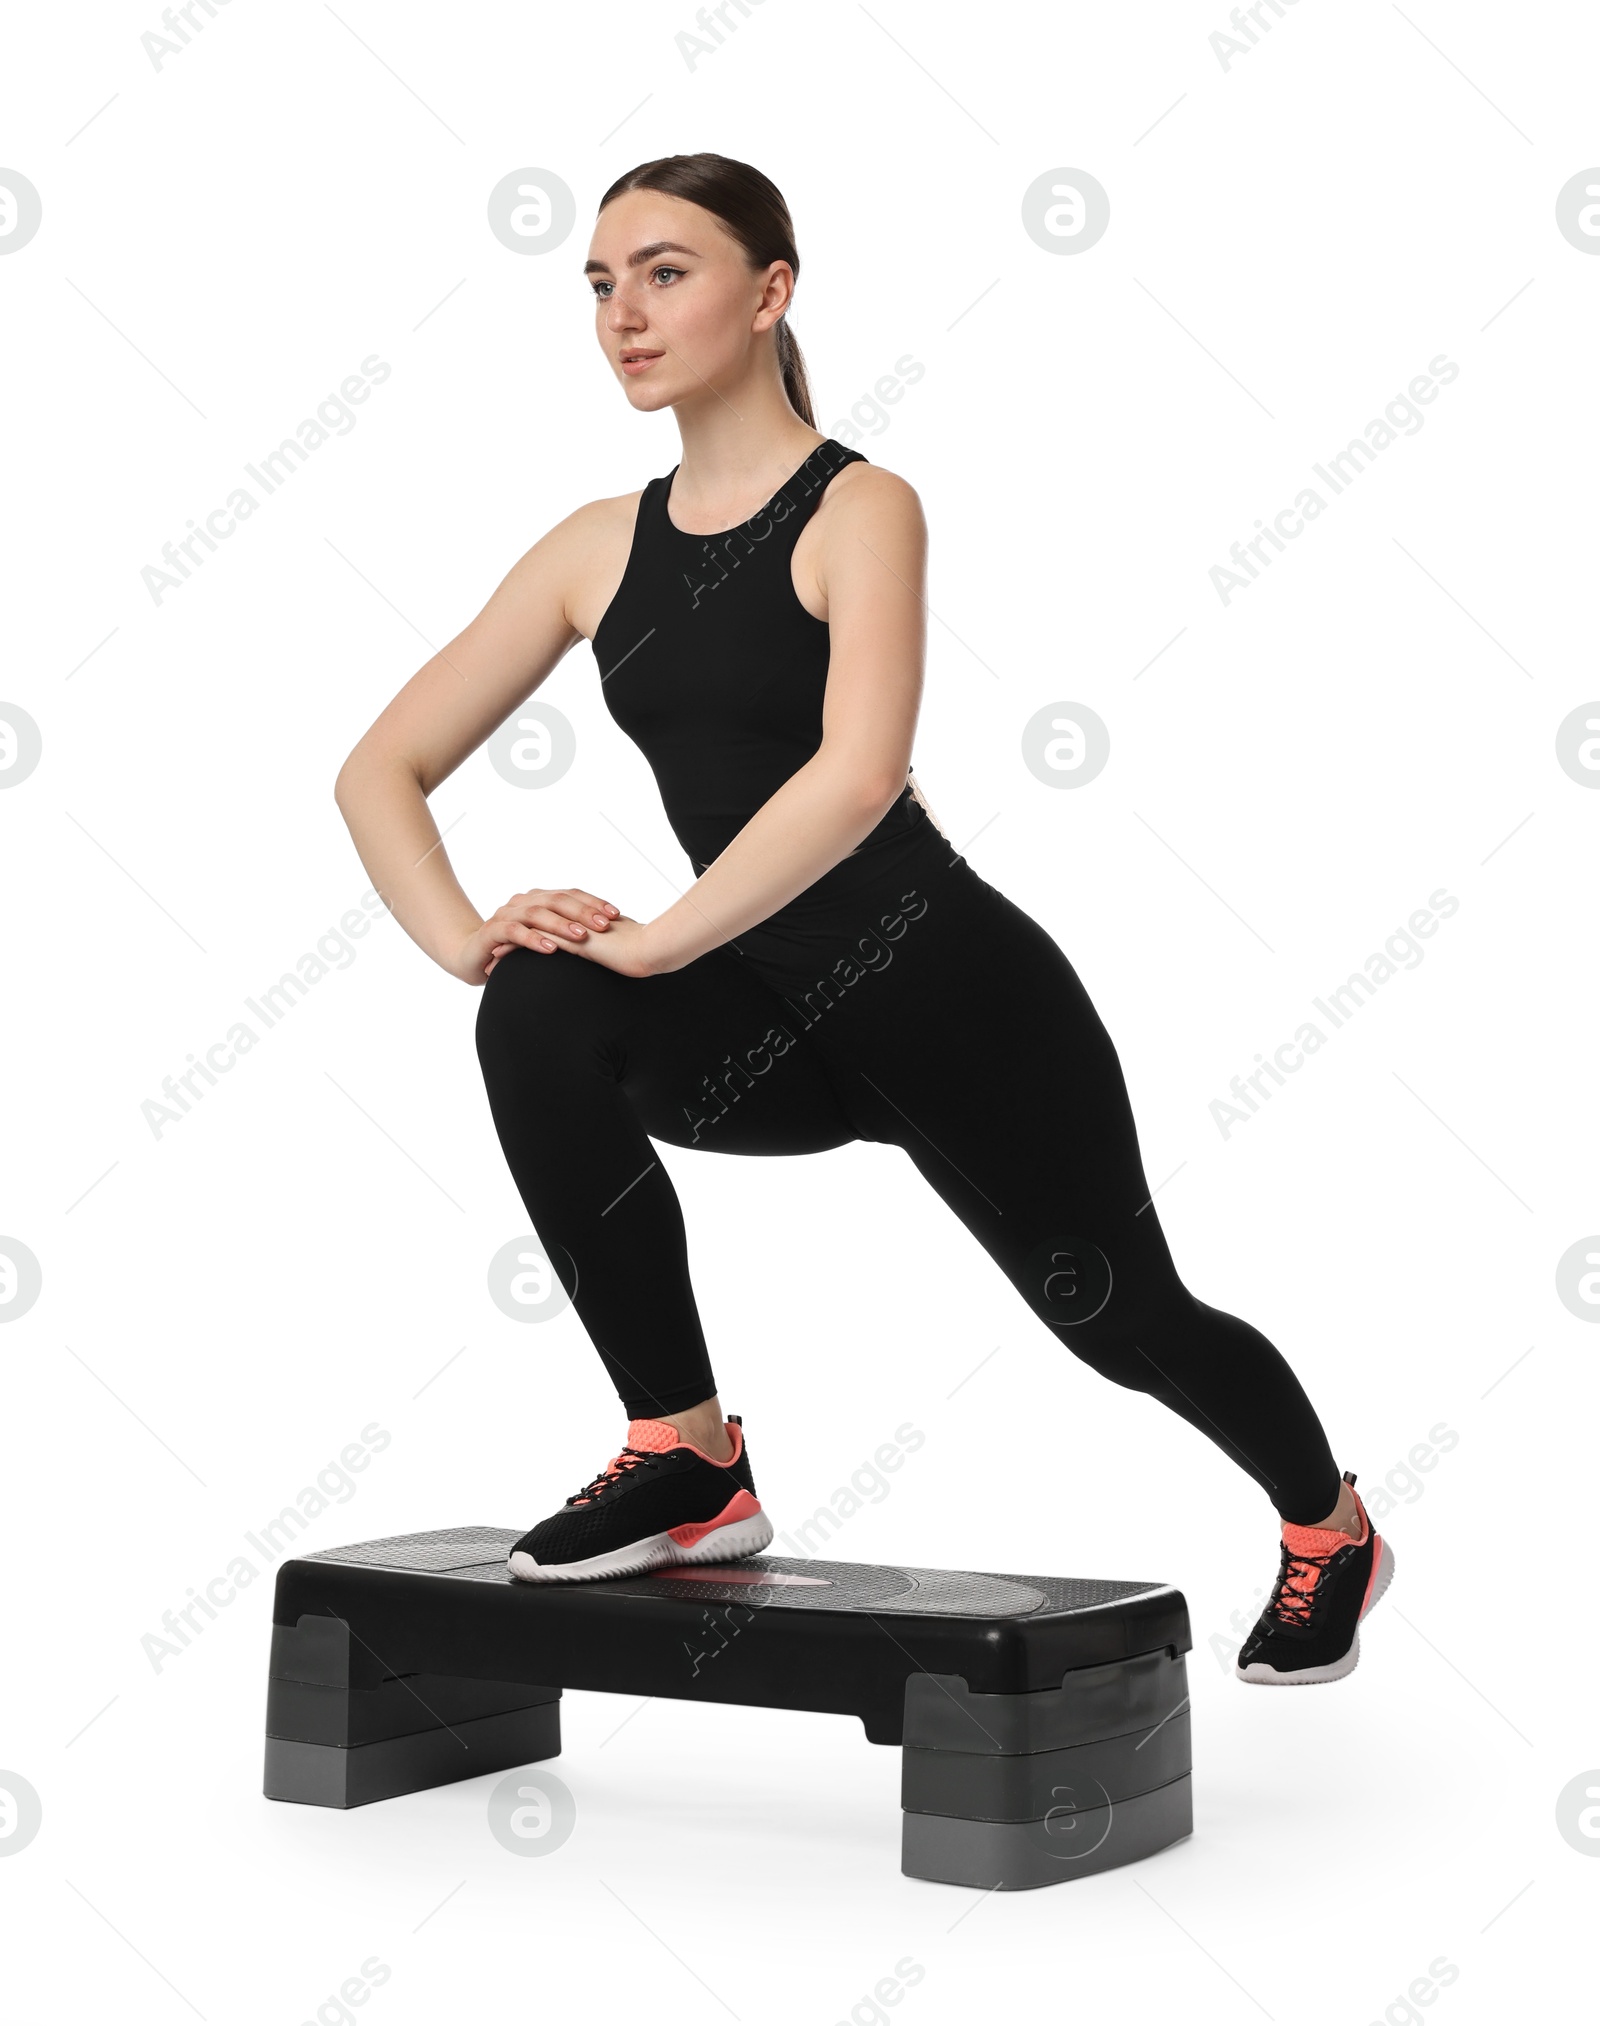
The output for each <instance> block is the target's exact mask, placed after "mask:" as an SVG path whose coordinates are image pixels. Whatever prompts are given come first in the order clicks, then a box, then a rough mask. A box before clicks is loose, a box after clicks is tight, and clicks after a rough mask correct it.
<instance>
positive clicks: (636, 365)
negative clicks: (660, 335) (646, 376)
mask: <svg viewBox="0 0 1600 2026" xmlns="http://www.w3.org/2000/svg"><path fill="white" fill-rule="evenodd" d="M661 356H662V355H661V353H660V352H640V353H637V354H636V355H634V356H633V357H632V358H629V357H628V356H627V355H626V354H625V355H624V356H623V359H622V370H623V372H625V373H642V372H643V371H644V369H645V367H646V366H653V365H654V364H655V362H656V361H657V359H659V358H660V357H661Z"/></svg>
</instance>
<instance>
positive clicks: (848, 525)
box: [817, 446, 922, 534]
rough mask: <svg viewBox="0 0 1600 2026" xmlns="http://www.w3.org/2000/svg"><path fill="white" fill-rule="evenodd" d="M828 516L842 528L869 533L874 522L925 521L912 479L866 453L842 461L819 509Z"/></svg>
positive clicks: (827, 517) (848, 530)
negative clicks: (870, 458) (845, 462)
mask: <svg viewBox="0 0 1600 2026" xmlns="http://www.w3.org/2000/svg"><path fill="white" fill-rule="evenodd" d="M847 447H848V446H847ZM824 517H826V521H827V522H828V523H829V524H831V526H832V527H834V528H837V529H838V530H839V531H840V532H859V533H862V534H865V533H866V531H867V529H868V528H869V527H872V526H879V527H881V526H884V525H901V524H910V525H913V526H916V525H920V523H921V521H922V500H921V496H920V495H919V494H918V492H917V489H916V487H915V486H914V485H913V484H912V483H911V481H910V480H909V479H906V478H902V477H901V476H900V474H899V473H898V472H895V471H891V470H890V469H889V468H888V466H887V465H883V464H875V463H872V462H870V461H869V460H868V459H867V457H866V456H865V454H863V455H862V456H860V457H857V458H852V459H851V461H850V463H848V464H845V465H841V466H840V468H839V470H838V471H837V472H835V473H834V475H833V477H832V479H830V480H829V482H828V489H827V491H826V492H825V493H824V494H823V495H822V503H821V505H820V506H819V507H818V509H817V518H818V519H819V520H823V519H824Z"/></svg>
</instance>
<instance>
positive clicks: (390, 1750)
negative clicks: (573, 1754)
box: [262, 1699, 561, 1808]
mask: <svg viewBox="0 0 1600 2026" xmlns="http://www.w3.org/2000/svg"><path fill="white" fill-rule="evenodd" d="M560 1750H561V1704H560V1702H559V1701H557V1700H555V1699H552V1700H550V1701H549V1702H541V1703H535V1704H534V1705H533V1706H532V1707H531V1708H527V1709H514V1710H505V1711H502V1712H501V1713H500V1714H499V1715H497V1716H481V1717H471V1718H468V1719H466V1720H465V1721H463V1722H461V1723H457V1724H452V1725H451V1726H450V1727H449V1729H447V1730H445V1729H434V1730H426V1731H413V1732H411V1733H410V1734H409V1735H407V1736H404V1737H391V1738H382V1739H379V1740H377V1741H376V1742H374V1743H372V1744H364V1745H321V1744H308V1743H306V1742H305V1741H304V1740H303V1739H299V1738H274V1737H269V1738H268V1739H267V1756H266V1776H265V1779H264V1780H263V1782H262V1791H263V1792H264V1793H265V1795H266V1797H267V1799H268V1800H269V1801H303V1802H306V1803H307V1804H308V1805H310V1806H312V1807H316V1808H360V1807H363V1806H364V1805H365V1804H366V1803H367V1802H369V1801H387V1800H389V1799H391V1798H392V1797H393V1796H394V1795H396V1794H415V1793H418V1792H420V1791H421V1790H422V1789H423V1788H424V1787H443V1786H445V1785H447V1784H448V1783H449V1782H450V1781H452V1780H471V1779H474V1778H476V1777H477V1775H478V1774H480V1773H503V1772H505V1771H507V1770H508V1768H510V1767H512V1766H522V1765H527V1764H528V1763H529V1762H530V1761H532V1760H534V1759H553V1758H554V1757H555V1756H556V1755H557V1753H558V1752H559V1751H560Z"/></svg>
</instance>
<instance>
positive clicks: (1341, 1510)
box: [1314, 1479, 1362, 1540]
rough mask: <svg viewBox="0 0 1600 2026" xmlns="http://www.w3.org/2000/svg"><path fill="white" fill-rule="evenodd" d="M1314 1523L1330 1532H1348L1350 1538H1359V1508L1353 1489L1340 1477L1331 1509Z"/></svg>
mask: <svg viewBox="0 0 1600 2026" xmlns="http://www.w3.org/2000/svg"><path fill="white" fill-rule="evenodd" d="M1314 1524H1315V1525H1316V1526H1319V1527H1322V1528H1323V1529H1325V1530H1326V1531H1328V1532H1331V1533H1341V1534H1348V1535H1349V1536H1350V1538H1351V1539H1352V1540H1359V1539H1360V1538H1361V1524H1362V1523H1361V1508H1360V1506H1358V1505H1357V1504H1356V1495H1355V1492H1354V1490H1353V1489H1352V1488H1351V1487H1350V1486H1349V1485H1348V1484H1346V1483H1345V1482H1344V1481H1343V1480H1342V1479H1341V1480H1340V1484H1339V1496H1338V1498H1337V1500H1336V1501H1335V1502H1334V1508H1333V1511H1332V1512H1331V1513H1329V1514H1328V1516H1327V1518H1326V1519H1320V1520H1317V1521H1315V1522H1314Z"/></svg>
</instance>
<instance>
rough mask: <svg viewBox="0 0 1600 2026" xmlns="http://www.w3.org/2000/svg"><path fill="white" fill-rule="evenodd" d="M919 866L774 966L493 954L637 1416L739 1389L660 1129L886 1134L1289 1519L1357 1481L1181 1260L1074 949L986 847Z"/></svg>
mask: <svg viewBox="0 0 1600 2026" xmlns="http://www.w3.org/2000/svg"><path fill="white" fill-rule="evenodd" d="M903 887H904V882H903V880H902V881H897V882H896V887H895V894H896V899H897V900H898V899H900V898H901V896H902V892H903ZM920 887H921V890H920V891H919V890H917V889H915V888H913V889H912V891H911V893H910V894H909V895H906V896H905V899H906V901H907V905H906V906H905V907H904V908H902V909H899V910H894V909H891V910H890V912H888V913H884V912H883V911H882V910H879V911H878V912H876V913H875V914H874V916H873V920H874V924H875V926H874V929H873V932H872V933H871V934H870V935H868V936H858V937H853V936H850V935H847V934H844V933H842V932H840V933H838V934H836V935H835V936H834V937H833V938H832V939H831V940H830V938H829V937H828V936H824V935H820V934H819V935H818V937H817V938H816V943H815V949H814V950H812V951H806V950H803V949H802V950H801V951H800V952H799V953H798V954H796V955H793V956H792V957H789V958H786V959H785V960H784V962H783V963H776V962H767V963H765V964H764V965H763V966H762V967H761V968H760V969H759V970H758V968H757V967H756V964H755V962H754V960H753V959H752V958H751V957H750V955H749V954H748V946H753V945H755V944H756V943H758V942H759V937H758V936H757V935H756V934H755V932H752V936H751V938H750V939H748V946H747V939H745V938H740V939H737V940H738V942H739V944H740V946H741V948H744V949H745V954H736V952H735V949H734V947H732V946H730V945H723V946H721V947H719V948H717V949H714V950H711V951H708V952H707V953H706V954H705V955H704V956H702V957H699V958H697V959H696V960H695V961H694V962H692V963H690V964H687V965H685V966H684V967H683V968H682V969H681V970H678V971H672V972H667V973H663V974H661V975H659V976H657V977H653V978H625V977H622V976H620V975H618V974H617V973H616V972H613V971H609V970H607V969H606V968H605V967H604V966H603V965H601V964H598V963H595V962H592V961H589V960H587V959H585V958H583V957H581V956H577V955H572V954H568V953H566V952H564V951H560V950H556V951H551V952H549V953H544V952H539V951H535V950H529V949H520V948H519V949H516V950H513V951H511V952H510V953H509V954H508V955H507V956H505V957H504V958H503V959H502V960H501V961H500V963H499V964H497V965H496V967H495V969H494V970H493V972H492V973H491V974H490V976H489V979H488V981H487V983H486V984H485V986H484V989H483V995H482V999H481V1002H480V1005H479V1009H478V1020H477V1047H478V1057H479V1061H480V1063H481V1065H482V1069H483V1075H484V1080H485V1085H486V1088H487V1091H488V1096H489V1103H490V1109H491V1112H492V1114H493V1117H494V1123H495V1128H496V1131H497V1132H498V1134H499V1138H500V1144H501V1146H502V1148H503V1149H504V1152H505V1157H506V1160H507V1162H508V1164H509V1166H510V1169H511V1174H512V1177H513V1179H514V1181H515V1183H516V1186H517V1189H518V1191H519V1193H520V1194H521V1197H522V1200H523V1203H524V1205H525V1206H526V1208H527V1212H528V1215H529V1217H530V1218H531V1219H532V1220H533V1227H534V1230H535V1232H536V1233H537V1234H538V1237H539V1241H540V1243H541V1245H542V1246H543V1248H544V1250H545V1251H546V1253H547V1254H548V1255H549V1259H550V1263H551V1266H552V1268H553V1269H554V1271H555V1272H556V1274H557V1275H558V1277H559V1278H560V1280H561V1282H562V1285H563V1286H564V1288H565V1289H566V1291H567V1293H568V1294H569V1295H570V1296H571V1298H572V1302H573V1306H574V1308H575V1309H576V1311H577V1313H578V1316H579V1319H580V1320H581V1321H582V1323H583V1325H584V1327H585V1329H586V1330H587V1331H588V1333H589V1336H590V1338H591V1340H592V1341H593V1343H594V1344H595V1346H596V1348H597V1349H598V1351H599V1353H600V1356H601V1358H602V1359H603V1360H604V1362H605V1365H606V1369H607V1371H608V1372H609V1373H610V1376H611V1379H612V1381H613V1383H614V1385H615V1386H616V1389H617V1392H618V1394H619V1396H620V1398H621V1400H622V1404H623V1406H624V1408H625V1409H626V1411H627V1413H628V1414H629V1415H630V1417H631V1416H639V1415H654V1414H671V1413H676V1412H678V1411H680V1410H682V1409H683V1408H686V1407H691V1406H694V1405H695V1404H696V1403H697V1402H699V1401H701V1400H705V1399H708V1398H709V1397H710V1396H711V1395H712V1394H714V1393H715V1392H716V1390H717V1387H716V1381H715V1379H714V1378H713V1375H712V1370H711V1361H710V1357H709V1354H708V1352H707V1348H706V1341H705V1336H704V1333H703V1331H702V1328H701V1324H700V1317H699V1313H698V1310H697V1308H696V1304H695V1297H694V1291H693V1288H692V1286H691V1284H690V1278H689V1266H688V1256H687V1247H686V1243H685V1232H684V1224H683V1216H682V1211H681V1209H680V1206H679V1202H678V1196H677V1192H676V1190H675V1189H674V1188H673V1185H672V1182H671V1180H670V1178H669V1176H668V1174H667V1171H666V1169H665V1168H664V1167H663V1166H662V1165H661V1162H660V1161H659V1159H658V1158H657V1156H656V1153H655V1150H654V1148H653V1147H652V1146H651V1140H652V1139H655V1140H660V1141H664V1142H665V1143H666V1144H668V1145H669V1146H677V1147H697V1148H702V1149H705V1150H708V1151H710V1152H713V1153H724V1154H752V1155H775V1154H809V1153H817V1152H821V1151H823V1150H824V1149H827V1148H830V1147H839V1146H843V1145H846V1144H847V1143H848V1142H850V1141H852V1140H856V1139H862V1140H869V1141H876V1142H881V1143H886V1144H889V1145H893V1146H898V1147H900V1148H901V1149H902V1150H903V1151H904V1152H905V1153H906V1154H907V1155H908V1156H909V1157H910V1159H911V1161H912V1163H913V1164H914V1165H915V1167H916V1168H917V1169H918V1170H919V1172H920V1173H921V1174H922V1176H923V1177H924V1178H925V1180H927V1181H928V1182H929V1183H930V1184H931V1185H932V1186H933V1188H935V1189H936V1190H937V1191H938V1193H939V1194H940V1196H941V1197H943V1199H944V1201H945V1202H946V1203H947V1204H948V1205H949V1207H950V1208H951V1209H952V1210H953V1211H954V1212H955V1214H956V1215H957V1216H958V1217H959V1218H960V1219H961V1221H962V1223H963V1224H965V1225H966V1227H967V1229H968V1230H969V1231H970V1232H971V1233H972V1235H973V1237H974V1238H976V1239H977V1241H978V1243H979V1244H980V1245H982V1246H983V1247H984V1249H985V1250H986V1251H987V1252H988V1253H989V1255H990V1256H991V1258H993V1260H994V1261H995V1263H996V1264H997V1265H998V1266H999V1268H1000V1270H1001V1271H1002V1272H1003V1273H1004V1274H1006V1275H1007V1277H1008V1278H1009V1279H1010V1280H1011V1281H1012V1283H1013V1285H1014V1286H1015V1287H1016V1289H1017V1290H1018V1292H1019V1293H1020V1294H1021V1295H1022V1297H1023V1299H1024V1300H1025V1301H1026V1302H1027V1303H1028V1305H1029V1306H1030V1308H1032V1309H1033V1311H1034V1313H1035V1314H1036V1315H1038V1316H1039V1318H1040V1319H1041V1320H1042V1321H1043V1322H1044V1323H1045V1324H1046V1325H1047V1326H1048V1327H1049V1328H1050V1329H1052V1330H1053V1331H1054V1332H1055V1333H1056V1335H1057V1336H1058V1337H1059V1338H1060V1339H1061V1341H1062V1342H1063V1343H1065V1344H1066V1345H1067V1346H1068V1348H1069V1349H1070V1350H1072V1351H1073V1352H1074V1353H1075V1354H1076V1355H1077V1356H1078V1357H1079V1358H1081V1359H1083V1360H1084V1362H1085V1363H1086V1364H1089V1365H1092V1366H1093V1367H1094V1369H1095V1370H1096V1371H1097V1372H1100V1373H1101V1374H1102V1375H1103V1376H1104V1377H1106V1378H1108V1379H1111V1380H1114V1381H1115V1382H1116V1383H1117V1384H1118V1385H1121V1386H1128V1387H1132V1388H1134V1389H1136V1390H1137V1391H1139V1392H1143V1393H1149V1394H1151V1395H1152V1396H1153V1397H1154V1398H1155V1399H1157V1400H1160V1401H1162V1402H1163V1403H1164V1404H1165V1405H1166V1406H1168V1407H1170V1408H1171V1409H1172V1411H1173V1412H1174V1413H1176V1414H1179V1415H1181V1416H1182V1417H1183V1418H1184V1419H1185V1420H1186V1421H1188V1422H1190V1423H1192V1425H1193V1426H1194V1427H1196V1428H1197V1429H1199V1430H1200V1431H1201V1433H1202V1434H1204V1435H1207V1436H1209V1437H1210V1438H1211V1440H1212V1441H1214V1442H1216V1443H1217V1444H1218V1445H1219V1446H1220V1447H1221V1448H1222V1449H1223V1450H1224V1451H1225V1452H1226V1453H1227V1454H1228V1455H1229V1456H1230V1457H1232V1458H1233V1460H1234V1461H1235V1462H1236V1463H1237V1464H1238V1465H1239V1466H1240V1467H1241V1468H1242V1469H1244V1470H1245V1471H1247V1472H1248V1473H1249V1475H1250V1476H1251V1477H1253V1478H1254V1479H1255V1480H1256V1482H1257V1483H1258V1484H1259V1485H1261V1487H1262V1488H1263V1489H1264V1490H1265V1491H1266V1493H1267V1495H1268V1496H1269V1498H1270V1499H1271V1500H1272V1502H1273V1504H1274V1505H1275V1506H1276V1508H1277V1510H1278V1512H1279V1514H1280V1515H1281V1516H1282V1517H1283V1518H1285V1519H1289V1520H1293V1521H1296V1522H1298V1523H1301V1524H1312V1523H1314V1522H1315V1521H1317V1520H1319V1519H1321V1518H1322V1517H1323V1516H1324V1515H1325V1514H1327V1513H1328V1512H1329V1511H1331V1509H1332V1507H1333V1505H1334V1502H1335V1500H1336V1498H1337V1496H1338V1490H1339V1471H1338V1467H1337V1465H1336V1464H1335V1462H1334V1459H1333V1456H1332V1453H1331V1452H1330V1450H1329V1447H1328V1443H1327V1440H1326V1438H1325V1436H1324V1434H1323V1430H1322V1426H1321V1424H1320V1422H1319V1421H1318V1419H1317V1416H1316V1413H1315V1411H1314V1409H1313V1408H1312V1406H1311V1403H1310V1401H1309V1400H1308V1399H1307V1398H1306V1395H1305V1393H1304V1392H1303V1390H1302V1389H1301V1386H1300V1383H1299V1381H1298V1380H1297V1379H1296V1377H1295V1375H1294V1373H1293V1372H1292V1371H1291V1369H1290V1368H1289V1366H1288V1364H1287V1363H1286V1362H1285V1360H1284V1359H1283V1357H1282V1356H1281V1355H1280V1353H1279V1352H1278V1351H1277V1350H1276V1349H1275V1348H1274V1347H1273V1345H1272V1344H1271V1343H1269V1342H1268V1340H1267V1339H1266V1338H1265V1337H1264V1336H1263V1335H1262V1334H1261V1332H1260V1331H1259V1330H1257V1329H1255V1328H1253V1327H1252V1326H1251V1325H1250V1324H1249V1323H1247V1322H1242V1321H1241V1320H1240V1319H1239V1318H1238V1317H1237V1316H1232V1315H1228V1314H1225V1313H1224V1312H1223V1311H1222V1310H1221V1309H1216V1308H1211V1307H1208V1306H1207V1304H1206V1303H1205V1302H1203V1301H1200V1300H1197V1299H1196V1297H1195V1296H1194V1295H1192V1294H1190V1292H1189V1291H1188V1289H1187V1288H1186V1287H1185V1286H1184V1284H1183V1282H1182V1281H1181V1280H1180V1279H1179V1277H1178V1272H1177V1269H1176V1267H1175V1266H1174V1265H1173V1261H1172V1256H1171V1254H1170V1253H1169V1251H1168V1249H1167V1243H1166V1239H1165V1237H1164V1235H1163V1233H1162V1230H1161V1225H1160V1221H1159V1219H1158V1218H1157V1215H1156V1211H1155V1206H1154V1204H1153V1203H1152V1202H1151V1200H1150V1188H1149V1185H1148V1183H1147V1182H1146V1180H1145V1174H1144V1168H1143V1165H1142V1163H1141V1160H1140V1155H1139V1146H1138V1139H1137V1135H1136V1133H1135V1129H1134V1121H1133V1114H1132V1111H1131V1109H1130V1106H1129V1102H1128V1094H1127V1089H1126V1086H1125V1084H1124V1081H1123V1076H1122V1069H1121V1065H1120V1063H1119V1062H1118V1059H1117V1054H1116V1050H1115V1048H1114V1047H1113V1045H1112V1042H1111V1038H1110V1036H1109V1035H1108V1033H1107V1032H1106V1029H1105V1027H1104V1025H1103V1024H1102V1022H1101V1020H1100V1017H1099V1015H1098V1014H1097V1013H1096V1011H1095V1009H1094V1006H1093V1004H1092V1003H1091V1001H1090V999H1089V996H1088V994H1087V992H1086V991H1085V990H1084V987H1083V985H1082V983H1081V982H1080V981H1079V978H1078V975H1077V973H1076V971H1075V970H1074V969H1073V967H1072V965H1071V964H1070V963H1069V961H1068V960H1067V958H1066V956H1065V955H1064V954H1063V953H1062V951H1061V949H1060V948H1059V947H1058V946H1057V944H1056V943H1055V942H1054V941H1053V939H1052V938H1051V937H1050V936H1049V935H1048V934H1047V933H1046V932H1045V930H1044V929H1043V928H1041V927H1040V925H1039V924H1038V923H1037V922H1035V921H1034V920H1033V919H1032V917H1031V916H1029V915H1027V914H1025V913H1024V912H1023V911H1022V910H1021V909H1020V908H1018V907H1016V906H1015V905H1014V904H1013V903H1012V902H1011V901H1009V900H1008V899H1007V898H1006V897H1005V895H1003V894H1002V893H1000V892H998V891H997V890H996V889H995V888H994V887H992V886H990V885H989V884H988V883H987V882H986V881H985V880H983V879H982V878H981V877H980V876H979V875H978V874H976V873H975V872H973V871H972V870H971V868H970V867H969V866H968V865H967V863H966V861H965V860H964V859H959V858H958V859H956V860H954V861H953V862H952V863H951V864H950V865H949V866H948V867H943V866H942V865H941V868H940V870H939V871H938V872H937V873H936V874H934V875H933V876H932V877H931V878H927V877H925V878H923V880H922V881H921V882H920ZM918 903H920V912H918V911H916V910H917V906H918ZM861 919H864V916H861V915H859V914H858V916H857V925H859V922H860V920H861ZM888 924H894V925H895V926H893V927H890V926H887V925H888ZM802 966H809V968H808V969H803V968H802ZM808 977H809V980H810V983H809V985H808V982H807V980H808Z"/></svg>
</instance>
